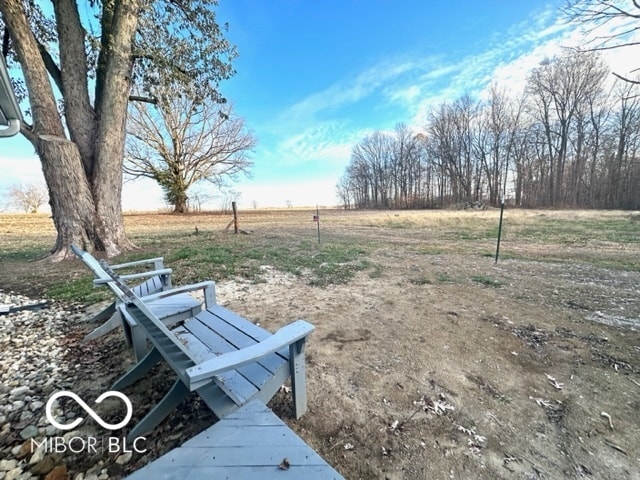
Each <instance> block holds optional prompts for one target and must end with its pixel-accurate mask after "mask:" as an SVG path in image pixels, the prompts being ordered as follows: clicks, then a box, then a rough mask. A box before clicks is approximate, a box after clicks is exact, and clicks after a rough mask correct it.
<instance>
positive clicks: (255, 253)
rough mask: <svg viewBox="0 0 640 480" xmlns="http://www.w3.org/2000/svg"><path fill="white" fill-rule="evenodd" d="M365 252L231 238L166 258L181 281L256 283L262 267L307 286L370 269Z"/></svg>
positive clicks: (343, 246)
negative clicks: (240, 280)
mask: <svg viewBox="0 0 640 480" xmlns="http://www.w3.org/2000/svg"><path fill="white" fill-rule="evenodd" d="M365 253H366V252H365V250H364V249H363V248H360V247H354V246H350V245H346V244H342V243H333V244H329V243H325V244H321V245H317V244H314V243H313V242H308V241H306V240H303V241H293V242H292V241H290V240H289V241H286V242H285V241H282V240H280V241H272V239H267V240H266V241H265V240H262V241H257V242H256V241H253V239H251V238H244V239H238V237H235V238H234V239H232V240H231V241H227V242H220V241H218V242H209V243H204V242H200V243H198V244H197V245H189V246H182V247H179V248H177V249H176V250H173V251H172V252H171V253H170V254H169V255H168V256H167V263H168V264H170V265H171V266H172V267H173V266H175V270H176V271H184V272H189V273H188V275H187V276H188V278H186V279H183V281H185V280H188V281H198V280H201V279H203V278H212V279H214V280H222V279H225V278H230V277H234V276H236V277H237V276H239V277H242V278H247V279H250V280H254V281H259V280H260V278H261V275H262V274H263V269H261V268H260V267H262V266H270V267H273V268H275V269H276V270H280V271H282V272H286V273H290V274H293V275H297V276H302V277H305V278H308V281H309V283H310V284H311V285H329V284H334V283H345V282H347V281H348V280H349V279H350V278H352V277H353V275H354V274H355V273H356V272H357V271H360V270H365V269H367V268H370V267H371V264H370V263H368V262H366V261H364V259H363V258H362V256H363V255H364V254H365Z"/></svg>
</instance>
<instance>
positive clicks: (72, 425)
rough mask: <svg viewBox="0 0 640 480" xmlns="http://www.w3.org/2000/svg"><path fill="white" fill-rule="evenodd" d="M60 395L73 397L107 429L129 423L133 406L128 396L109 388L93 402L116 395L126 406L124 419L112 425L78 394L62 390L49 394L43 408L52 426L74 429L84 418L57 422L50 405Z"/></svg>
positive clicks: (118, 427) (116, 428)
mask: <svg viewBox="0 0 640 480" xmlns="http://www.w3.org/2000/svg"><path fill="white" fill-rule="evenodd" d="M60 397H69V398H73V399H74V400H75V402H76V403H77V404H78V405H80V406H81V407H82V408H83V409H84V411H85V412H87V413H88V414H89V415H90V416H91V418H93V419H94V420H95V421H96V422H98V423H99V424H100V426H101V427H102V428H106V429H107V430H118V429H120V428H122V427H124V426H125V425H126V424H127V423H129V420H131V416H132V415H133V407H132V405H131V400H129V398H128V397H127V396H126V395H125V394H124V393H120V392H116V391H115V390H110V391H108V392H105V393H103V394H102V395H100V396H99V397H98V398H97V399H96V402H95V403H101V402H102V401H103V400H104V399H105V398H108V397H118V398H119V399H120V400H122V401H123V402H124V404H125V405H126V406H127V415H126V417H124V420H122V421H121V422H120V423H116V424H114V425H112V424H110V423H107V422H105V421H104V420H102V418H100V417H99V416H98V414H97V413H96V412H95V411H94V410H93V409H92V408H91V407H90V406H89V405H87V404H86V403H85V402H84V400H82V399H81V398H80V397H79V396H78V395H76V394H75V393H73V392H68V391H64V390H63V391H61V392H57V393H54V394H53V395H52V396H51V398H50V399H49V401H48V402H47V406H46V409H45V413H46V415H47V420H49V423H51V425H53V426H54V427H56V428H59V429H60V430H71V429H74V428H76V427H77V426H78V425H80V424H81V423H82V421H83V420H84V418H83V417H80V418H76V419H75V420H74V421H73V422H71V423H69V424H68V425H64V424H62V423H59V422H57V421H56V419H55V418H54V416H53V414H52V413H51V407H52V406H53V402H55V401H56V400H57V399H58V398H60Z"/></svg>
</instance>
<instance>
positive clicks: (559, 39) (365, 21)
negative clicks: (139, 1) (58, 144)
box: [0, 0, 640, 211]
mask: <svg viewBox="0 0 640 480" xmlns="http://www.w3.org/2000/svg"><path fill="white" fill-rule="evenodd" d="M563 4H564V0H556V1H537V0H531V1H527V2H525V1H513V0H485V1H482V2H479V1H477V0H476V1H470V0H458V1H456V2H435V1H432V2H429V1H425V0H367V1H365V0H339V1H338V0H322V1H309V0H270V1H263V0H220V1H219V6H218V9H217V16H218V20H219V22H220V23H224V22H228V23H229V31H228V33H227V38H228V39H229V40H230V41H231V42H232V43H233V44H235V45H236V46H237V49H238V52H239V57H238V58H237V59H236V60H235V61H234V67H235V69H236V72H237V73H236V75H235V76H234V77H232V78H231V79H230V80H226V81H224V82H223V83H222V84H221V85H220V90H221V92H222V94H223V95H224V96H225V97H226V98H227V99H228V100H229V101H230V102H232V103H233V105H234V111H235V113H236V114H237V115H239V116H241V117H242V118H244V120H245V123H246V125H247V127H248V128H249V129H250V130H251V132H252V133H253V134H254V136H255V137H256V138H257V140H258V144H257V146H256V148H255V149H254V151H253V152H252V154H251V158H252V160H253V162H254V165H253V168H252V169H251V171H252V175H251V177H250V178H247V177H244V176H243V177H240V178H239V179H238V181H237V182H235V183H233V184H232V185H231V186H230V190H233V191H234V192H237V193H236V194H235V195H234V194H231V193H224V194H223V193H220V192H218V191H216V190H215V188H214V187H213V186H212V185H209V184H202V185H200V186H196V187H194V188H193V193H197V194H198V195H199V196H200V197H201V198H206V197H211V200H210V201H208V202H207V203H206V204H204V206H205V207H210V208H219V206H221V205H222V204H223V203H224V202H225V201H228V200H229V198H231V197H233V198H234V199H236V200H237V202H238V204H239V206H240V208H254V207H260V208H262V207H285V206H296V207H302V206H308V207H315V206H316V205H320V206H334V205H336V204H337V203H338V201H337V199H336V194H335V192H336V188H335V186H336V184H337V182H338V180H339V179H340V177H341V176H342V174H343V173H344V170H345V168H346V166H347V165H348V163H349V160H350V154H351V149H352V147H353V146H354V145H356V144H357V143H359V142H360V141H361V140H362V139H363V138H364V137H365V136H366V135H368V134H370V133H372V132H374V131H376V130H383V131H384V130H391V129H393V128H394V126H395V125H397V124H398V123H400V122H402V123H405V124H407V125H409V126H411V127H412V128H414V129H416V131H419V130H420V128H421V126H422V125H424V124H425V123H426V118H427V113H428V111H429V109H430V108H432V107H436V106H438V105H440V104H442V103H443V102H449V101H453V100H455V99H456V98H459V97H460V96H462V95H464V94H467V93H469V94H471V95H472V96H481V95H482V92H483V91H484V90H485V89H486V88H487V86H488V85H489V84H491V83H492V82H497V83H498V84H499V85H501V86H503V87H504V88H506V89H507V90H508V91H510V92H513V93H516V92H518V91H521V90H522V88H523V86H524V82H525V79H526V77H527V74H528V72H529V71H530V70H531V69H532V68H534V67H535V66H536V65H538V64H539V62H540V61H541V60H543V59H544V58H545V57H551V56H553V55H555V54H558V53H560V51H561V49H562V47H563V46H565V47H566V46H576V45H583V44H584V43H585V37H584V32H581V31H579V30H578V27H577V26H576V25H575V24H568V23H567V22H566V21H565V20H564V19H563V18H562V17H561V15H560V13H559V9H558V8H559V6H561V5H563ZM634 58H635V59H637V58H640V51H638V50H637V49H636V50H635V51H634V52H632V51H631V50H624V49H622V50H614V51H609V52H607V57H606V59H607V60H608V62H609V64H610V65H611V66H612V69H613V70H615V71H616V72H618V73H621V74H629V71H630V70H631V69H633V68H634V66H637V62H636V61H635V60H634ZM0 171H1V172H3V173H2V176H0V192H3V191H4V190H5V189H6V187H7V186H8V185H12V184H15V183H22V184H30V183H40V184H44V179H43V177H42V173H41V167H40V163H39V160H38V158H37V156H36V155H35V154H34V153H33V148H32V146H31V144H29V143H28V142H27V141H26V140H25V139H24V138H21V137H13V138H12V139H11V140H5V141H4V142H2V145H1V146H0ZM165 208H167V207H166V205H165V204H164V201H163V199H162V192H161V190H160V189H159V187H157V185H155V184H154V182H152V181H150V180H144V181H134V182H127V183H125V185H124V188H123V209H124V210H125V211H128V210H138V211H141V210H152V211H153V210H158V209H165Z"/></svg>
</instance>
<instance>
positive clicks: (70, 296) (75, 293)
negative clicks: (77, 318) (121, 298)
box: [46, 276, 113, 303]
mask: <svg viewBox="0 0 640 480" xmlns="http://www.w3.org/2000/svg"><path fill="white" fill-rule="evenodd" d="M46 294H47V296H48V297H50V298H55V299H56V300H61V301H70V302H82V303H96V302H101V301H103V300H109V299H110V298H113V294H112V293H111V291H110V290H109V289H108V288H106V287H103V288H94V287H93V277H92V276H86V277H83V278H79V279H77V280H71V281H68V282H60V283H58V282H56V283H54V284H52V285H51V287H50V288H48V289H47V291H46Z"/></svg>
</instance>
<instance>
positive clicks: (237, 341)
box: [195, 307, 289, 373]
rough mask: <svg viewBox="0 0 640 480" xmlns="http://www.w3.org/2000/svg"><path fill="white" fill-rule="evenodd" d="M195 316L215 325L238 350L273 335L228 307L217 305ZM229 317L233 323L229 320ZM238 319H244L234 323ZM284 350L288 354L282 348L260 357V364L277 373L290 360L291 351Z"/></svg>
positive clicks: (219, 332) (222, 335) (221, 334)
mask: <svg viewBox="0 0 640 480" xmlns="http://www.w3.org/2000/svg"><path fill="white" fill-rule="evenodd" d="M211 311H213V312H215V315H214V314H213V313H211ZM223 315H224V316H223ZM195 318H196V319H198V320H200V321H201V322H202V323H203V324H205V325H206V324H211V325H215V331H216V333H217V334H219V335H220V336H221V337H224V339H225V340H226V341H227V342H229V343H231V344H232V345H233V346H234V347H235V349H236V350H239V349H242V348H246V347H249V346H251V345H254V344H256V343H257V342H259V341H263V340H266V339H267V338H269V337H270V336H271V333H270V332H267V331H266V330H264V329H263V328H261V327H259V326H257V325H255V324H253V323H251V322H249V321H247V320H245V319H242V317H240V316H238V315H236V314H234V313H233V312H231V311H229V310H227V309H223V310H220V309H218V308H217V307H214V308H212V309H208V310H206V311H202V312H200V313H199V314H198V315H196V317H195ZM228 319H229V320H230V321H231V322H233V323H230V322H229V321H227V320H228ZM237 319H242V321H243V323H242V324H239V323H238V324H237V325H236V324H234V323H236V322H237ZM242 326H246V331H245V329H244V328H241V327H242ZM259 331H262V333H259ZM265 333H266V335H265ZM257 337H259V338H257ZM284 351H285V352H286V354H284V352H283V351H282V350H281V351H279V352H278V353H274V354H272V355H268V356H266V357H264V358H262V359H260V361H259V363H260V365H262V366H263V367H265V368H266V369H267V370H269V371H270V372H271V373H275V372H276V371H277V370H278V369H279V368H281V367H282V364H283V363H285V362H288V361H289V352H288V350H286V349H285V350H284Z"/></svg>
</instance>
